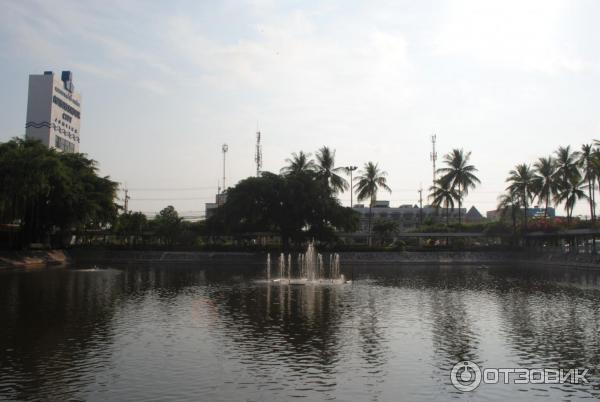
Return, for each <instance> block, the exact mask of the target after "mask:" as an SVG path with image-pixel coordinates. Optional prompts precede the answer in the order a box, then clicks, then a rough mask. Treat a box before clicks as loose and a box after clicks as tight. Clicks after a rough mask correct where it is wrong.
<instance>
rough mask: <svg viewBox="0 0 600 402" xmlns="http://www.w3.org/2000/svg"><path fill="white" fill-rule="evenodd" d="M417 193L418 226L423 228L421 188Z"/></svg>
mask: <svg viewBox="0 0 600 402" xmlns="http://www.w3.org/2000/svg"><path fill="white" fill-rule="evenodd" d="M418 191H419V225H420V226H423V186H421V188H420V189H419V190H418Z"/></svg>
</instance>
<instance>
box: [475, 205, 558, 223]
mask: <svg viewBox="0 0 600 402" xmlns="http://www.w3.org/2000/svg"><path fill="white" fill-rule="evenodd" d="M544 211H545V208H541V207H539V206H537V205H536V206H534V207H532V208H527V216H528V217H529V218H543V217H544ZM519 212H520V213H521V214H523V211H522V210H521V211H519ZM486 216H487V218H488V219H489V220H491V221H499V220H500V219H501V218H502V211H501V210H498V209H495V210H493V211H487V213H486ZM508 216H510V211H509V212H508ZM555 216H556V212H555V210H554V208H552V207H548V214H547V215H546V217H547V218H554V217H555Z"/></svg>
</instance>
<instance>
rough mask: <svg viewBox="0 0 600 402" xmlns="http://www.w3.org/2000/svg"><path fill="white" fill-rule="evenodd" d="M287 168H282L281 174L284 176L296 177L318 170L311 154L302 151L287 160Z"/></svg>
mask: <svg viewBox="0 0 600 402" xmlns="http://www.w3.org/2000/svg"><path fill="white" fill-rule="evenodd" d="M285 162H286V163H287V165H286V166H284V167H283V168H281V173H282V174H284V175H288V176H289V175H294V174H301V173H306V172H314V171H315V170H316V168H317V167H316V165H315V161H314V160H313V159H311V154H310V153H305V152H304V151H300V152H298V153H295V152H294V153H292V157H291V158H287V159H286V160H285Z"/></svg>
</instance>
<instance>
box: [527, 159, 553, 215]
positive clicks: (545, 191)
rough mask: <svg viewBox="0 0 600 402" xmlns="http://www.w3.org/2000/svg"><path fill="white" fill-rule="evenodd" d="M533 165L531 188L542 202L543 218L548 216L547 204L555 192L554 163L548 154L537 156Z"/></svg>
mask: <svg viewBox="0 0 600 402" xmlns="http://www.w3.org/2000/svg"><path fill="white" fill-rule="evenodd" d="M533 167H534V169H535V171H534V177H533V183H532V188H533V192H534V194H535V196H536V197H537V198H538V200H539V201H540V202H543V203H544V206H545V207H544V219H546V218H547V217H548V204H550V200H551V199H552V197H554V196H555V195H556V192H557V180H556V163H555V161H554V159H553V158H552V157H551V156H549V157H547V158H539V159H538V160H537V162H535V163H534V164H533Z"/></svg>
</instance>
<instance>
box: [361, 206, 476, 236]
mask: <svg viewBox="0 0 600 402" xmlns="http://www.w3.org/2000/svg"><path fill="white" fill-rule="evenodd" d="M352 209H353V210H354V211H356V212H358V213H359V214H360V224H359V225H360V226H359V230H358V231H359V232H362V233H368V232H369V207H368V206H365V205H363V204H356V205H354V206H353V207H352ZM460 213H461V216H462V217H463V221H464V217H465V215H466V209H465V208H461V209H460ZM371 214H372V217H371V225H373V223H375V222H376V221H377V220H384V219H387V220H393V221H395V222H397V223H398V229H399V230H400V231H402V232H405V231H409V230H411V229H415V228H416V227H418V226H419V225H420V223H421V221H422V222H423V223H427V222H446V210H445V209H444V208H435V207H432V206H430V205H427V206H424V207H423V208H419V207H418V206H416V205H400V206H399V207H390V202H389V201H376V202H375V205H374V206H373V208H371ZM449 216H450V217H449V221H450V222H452V223H453V222H458V208H454V209H453V210H452V209H451V210H450V211H449Z"/></svg>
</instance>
